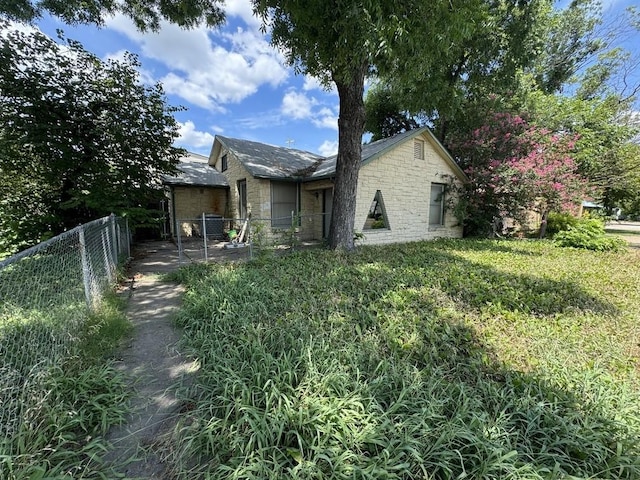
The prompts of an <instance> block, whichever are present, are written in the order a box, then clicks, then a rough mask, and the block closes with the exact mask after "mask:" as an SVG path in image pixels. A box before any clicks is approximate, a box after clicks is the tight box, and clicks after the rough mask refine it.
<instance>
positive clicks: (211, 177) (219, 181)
mask: <svg viewBox="0 0 640 480" xmlns="http://www.w3.org/2000/svg"><path fill="white" fill-rule="evenodd" d="M207 161H208V158H207V157H204V156H202V155H198V154H197V153H188V154H187V156H185V157H182V158H181V159H180V163H179V164H178V165H177V167H178V170H180V173H179V174H178V175H176V176H169V175H167V176H165V177H164V178H163V183H164V184H165V185H174V186H192V187H228V186H229V182H227V178H226V177H225V176H224V175H223V174H222V173H220V172H218V171H217V170H216V169H215V168H213V167H212V166H210V165H209V164H208V163H207Z"/></svg>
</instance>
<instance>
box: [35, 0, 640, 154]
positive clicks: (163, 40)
mask: <svg viewBox="0 0 640 480" xmlns="http://www.w3.org/2000/svg"><path fill="white" fill-rule="evenodd" d="M566 3H568V0H563V1H561V2H560V3H559V5H560V6H565V5H566ZM633 4H635V1H631V0H605V1H603V7H604V8H605V12H607V15H610V16H613V15H615V13H616V12H620V11H622V10H623V9H624V8H626V7H627V6H630V5H633ZM225 9H226V13H227V23H226V25H224V26H223V27H222V28H220V29H218V30H207V29H205V28H197V29H194V30H182V29H180V28H178V27H176V26H175V25H171V24H163V26H162V28H161V30H160V31H159V32H158V33H140V32H138V31H137V30H136V28H135V27H134V25H133V23H132V22H131V21H130V20H129V19H128V18H126V17H124V16H117V17H115V18H112V19H110V20H108V21H107V23H106V25H105V26H104V27H103V28H100V29H99V28H97V27H94V26H79V27H71V26H69V25H65V24H62V23H60V22H58V21H57V20H55V19H51V18H44V19H42V20H41V21H40V22H39V23H38V25H37V26H38V27H39V28H40V29H41V30H42V31H43V32H44V33H46V34H48V35H50V36H52V37H55V34H56V29H62V30H63V31H64V33H65V35H66V37H67V38H71V39H74V40H79V41H80V42H81V43H82V44H83V45H84V46H85V48H86V49H87V50H89V51H91V52H93V53H94V54H96V55H97V56H99V57H100V58H103V59H106V58H120V57H122V56H123V54H124V52H125V51H129V52H132V53H135V54H137V55H138V57H139V60H140V61H141V64H142V66H141V71H140V73H141V76H142V78H143V80H144V81H145V82H158V81H159V82H161V83H162V84H163V86H164V89H165V92H166V94H167V98H168V102H169V103H170V104H172V105H176V106H178V105H181V106H183V107H185V108H186V110H184V111H182V112H178V113H176V115H175V116H176V119H177V120H178V122H179V123H180V135H181V136H180V138H179V140H178V141H177V142H176V143H177V145H179V146H181V147H184V148H186V149H188V150H190V151H192V152H196V153H202V154H205V155H208V153H209V150H210V148H211V144H212V143H213V137H214V135H215V134H221V135H225V136H229V137H235V138H245V139H249V140H256V141H260V142H264V143H269V144H272V145H281V146H287V145H289V146H291V147H293V148H298V149H301V150H308V151H311V152H315V153H320V154H323V155H330V154H333V153H335V152H336V151H337V134H338V124H337V118H338V96H337V94H336V92H335V91H333V90H332V91H325V90H324V89H323V88H322V87H321V86H320V85H319V84H318V82H317V81H316V80H315V79H313V78H309V77H305V76H302V75H295V74H294V72H293V70H292V69H291V68H289V67H287V66H286V64H285V61H284V57H283V55H282V54H281V53H280V52H278V51H276V50H274V49H273V48H272V47H271V46H270V45H269V43H268V40H267V39H266V38H265V36H264V35H263V34H262V33H261V32H260V30H259V28H260V22H259V21H258V20H257V19H256V18H255V17H253V15H252V13H251V6H250V0H226V6H225ZM625 46H626V47H627V48H630V49H632V50H635V52H636V53H637V52H638V51H640V39H639V38H637V32H636V36H632V37H630V38H628V39H627V42H626V45H625ZM637 73H638V72H637V71H636V74H637Z"/></svg>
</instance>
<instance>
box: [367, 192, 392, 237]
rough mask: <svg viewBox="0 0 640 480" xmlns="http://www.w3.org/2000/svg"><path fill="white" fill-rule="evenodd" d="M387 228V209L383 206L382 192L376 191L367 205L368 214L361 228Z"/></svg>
mask: <svg viewBox="0 0 640 480" xmlns="http://www.w3.org/2000/svg"><path fill="white" fill-rule="evenodd" d="M382 228H386V229H388V228H389V220H388V219H387V211H386V210H385V208H384V202H383V201H382V192H381V191H380V190H377V191H376V194H375V196H374V197H373V202H371V207H369V214H368V215H367V219H366V220H365V222H364V227H363V228H362V229H363V230H375V229H382Z"/></svg>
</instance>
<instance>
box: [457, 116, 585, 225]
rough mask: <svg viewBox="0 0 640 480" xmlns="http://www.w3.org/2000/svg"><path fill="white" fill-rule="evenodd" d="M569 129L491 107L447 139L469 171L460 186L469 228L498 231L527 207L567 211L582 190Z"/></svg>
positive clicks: (543, 215) (522, 219)
mask: <svg viewBox="0 0 640 480" xmlns="http://www.w3.org/2000/svg"><path fill="white" fill-rule="evenodd" d="M575 141H576V137H575V135H570V134H558V133H553V132H550V131H549V130H546V129H543V128H539V127H536V126H533V125H530V124H529V123H528V122H527V121H526V120H525V119H524V118H522V117H520V116H518V115H512V114H509V113H495V114H493V115H492V116H491V119H490V121H488V122H487V123H486V124H485V125H483V126H482V127H480V128H478V129H476V130H474V131H472V132H471V133H470V134H468V135H466V136H464V137H461V138H459V139H457V140H456V141H453V142H451V143H450V145H449V148H450V149H451V151H452V153H453V154H454V156H455V157H456V158H457V159H458V161H459V162H460V165H461V166H462V168H463V169H464V170H465V172H466V173H467V175H468V176H469V183H468V184H467V185H466V186H465V189H464V191H463V192H461V200H462V202H461V205H462V206H463V208H464V211H465V214H464V220H465V225H466V226H467V229H468V231H469V232H470V233H478V234H486V233H498V232H500V231H501V230H502V225H504V221H505V220H506V219H507V218H511V219H514V220H515V221H517V222H520V223H521V224H522V223H524V222H525V221H526V218H527V216H528V215H529V214H530V212H537V213H539V214H540V215H541V218H542V228H541V231H540V234H541V236H544V233H545V229H546V218H547V215H548V213H549V212H550V211H572V210H574V209H575V208H576V207H577V205H579V202H580V201H581V199H582V198H583V197H584V195H585V192H586V190H587V188H586V186H587V184H586V181H585V179H584V178H583V177H582V176H581V175H580V174H579V173H578V169H577V165H576V163H575V161H574V160H573V158H572V152H573V150H574V148H575Z"/></svg>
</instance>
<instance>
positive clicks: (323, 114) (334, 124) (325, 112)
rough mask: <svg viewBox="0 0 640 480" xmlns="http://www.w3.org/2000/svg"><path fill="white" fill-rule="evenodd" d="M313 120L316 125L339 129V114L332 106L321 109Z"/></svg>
mask: <svg viewBox="0 0 640 480" xmlns="http://www.w3.org/2000/svg"><path fill="white" fill-rule="evenodd" d="M311 121H312V122H313V124H314V125H315V126H316V127H319V128H331V129H333V130H336V131H337V130H338V115H336V114H335V113H334V111H333V110H331V109H330V108H323V109H321V110H320V111H319V112H318V113H317V114H316V115H315V118H313V119H312V120H311Z"/></svg>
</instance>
